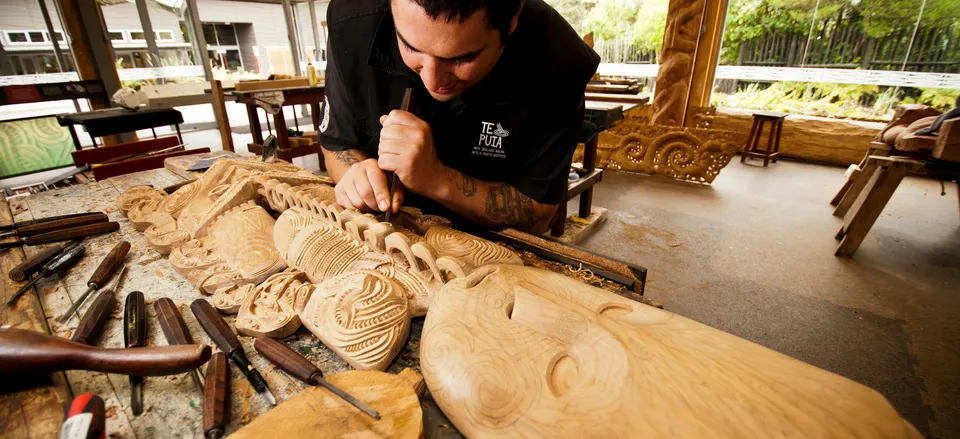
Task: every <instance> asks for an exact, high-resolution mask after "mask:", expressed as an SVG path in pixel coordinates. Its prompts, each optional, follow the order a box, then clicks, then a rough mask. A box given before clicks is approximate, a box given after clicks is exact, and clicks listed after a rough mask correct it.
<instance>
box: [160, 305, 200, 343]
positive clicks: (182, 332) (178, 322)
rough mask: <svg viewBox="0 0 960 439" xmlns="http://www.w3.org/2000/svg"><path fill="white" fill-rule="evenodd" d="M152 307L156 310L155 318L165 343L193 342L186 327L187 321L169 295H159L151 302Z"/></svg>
mask: <svg viewBox="0 0 960 439" xmlns="http://www.w3.org/2000/svg"><path fill="white" fill-rule="evenodd" d="M153 309H154V310H156V311H157V320H159V321H160V329H162V330H163V336H164V337H166V338H167V343H169V344H171V345H178V344H193V337H191V336H190V329H189V328H187V323H186V322H184V321H183V315H182V314H180V308H177V304H175V303H173V300H171V299H170V298H169V297H161V298H159V299H157V301H156V302H153Z"/></svg>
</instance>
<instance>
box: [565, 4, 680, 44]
mask: <svg viewBox="0 0 960 439" xmlns="http://www.w3.org/2000/svg"><path fill="white" fill-rule="evenodd" d="M639 12H640V1H639V0H600V2H599V3H597V5H596V6H594V7H593V9H592V10H590V12H588V13H587V18H586V20H585V21H584V24H583V31H584V32H593V34H594V36H595V37H598V38H603V39H605V40H612V39H615V38H620V39H621V40H624V41H631V40H633V26H634V24H635V23H636V21H637V15H638V13H639ZM644 19H646V17H645V18H644ZM661 38H662V37H661Z"/></svg>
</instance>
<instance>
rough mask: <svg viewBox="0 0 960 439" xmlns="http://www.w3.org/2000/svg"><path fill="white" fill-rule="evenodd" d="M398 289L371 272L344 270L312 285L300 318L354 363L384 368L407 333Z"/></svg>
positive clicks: (403, 298)
mask: <svg viewBox="0 0 960 439" xmlns="http://www.w3.org/2000/svg"><path fill="white" fill-rule="evenodd" d="M402 288H403V287H401V286H400V285H399V284H397V283H396V282H395V281H394V280H392V279H390V278H388V277H386V276H384V275H383V274H381V273H379V272H377V271H373V270H358V271H352V272H349V273H344V274H341V275H338V276H334V277H332V278H330V279H328V280H326V281H324V282H321V283H320V284H319V285H317V286H316V289H315V290H314V292H313V295H312V296H311V297H310V300H309V301H307V304H306V307H305V308H304V310H303V312H302V313H301V314H300V317H301V319H302V321H303V325H304V326H306V327H307V329H309V330H310V332H312V333H313V334H314V335H316V336H317V338H319V339H320V340H321V341H323V343H324V344H325V345H326V346H327V347H328V348H330V349H331V350H333V351H334V352H336V353H337V355H339V356H340V357H341V358H343V359H344V360H346V361H347V363H350V365H351V366H353V367H354V368H356V369H359V370H385V369H386V368H387V366H389V365H390V361H392V360H393V357H395V356H396V355H397V354H398V353H399V352H400V349H401V348H403V345H404V344H405V343H406V340H407V336H408V335H409V332H410V316H409V311H408V308H409V306H408V304H407V298H406V295H405V293H404V292H403V291H402Z"/></svg>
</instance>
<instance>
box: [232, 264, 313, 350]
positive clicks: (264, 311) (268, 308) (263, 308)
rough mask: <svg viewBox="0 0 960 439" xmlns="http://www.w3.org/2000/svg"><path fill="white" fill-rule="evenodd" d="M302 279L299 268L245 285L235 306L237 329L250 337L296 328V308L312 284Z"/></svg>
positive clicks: (280, 335) (281, 334)
mask: <svg viewBox="0 0 960 439" xmlns="http://www.w3.org/2000/svg"><path fill="white" fill-rule="evenodd" d="M306 281H307V277H306V276H305V275H304V274H303V272H301V271H296V270H287V271H284V272H283V273H277V274H274V275H273V276H270V277H268V278H267V280H265V281H264V282H263V283H261V284H259V285H256V286H253V285H252V284H251V285H248V286H245V287H249V288H248V289H249V292H248V293H246V294H245V297H244V298H243V300H242V302H241V304H240V307H239V309H238V310H237V311H238V314H237V322H236V325H235V326H236V328H237V332H239V333H241V334H243V335H249V336H251V337H259V336H267V337H273V338H284V337H287V336H289V335H290V334H293V333H294V332H296V330H297V329H300V316H299V311H300V310H302V309H303V308H304V306H306V302H307V300H309V299H310V296H311V295H312V294H313V290H314V288H315V286H314V285H312V284H308V283H305V282H306ZM216 300H217V296H216V295H215V296H214V301H215V302H216ZM298 303H299V306H298V305H297V304H298ZM215 305H216V303H215Z"/></svg>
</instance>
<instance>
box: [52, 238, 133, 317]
mask: <svg viewBox="0 0 960 439" xmlns="http://www.w3.org/2000/svg"><path fill="white" fill-rule="evenodd" d="M129 251H130V243H129V242H127V241H120V242H119V243H118V244H117V245H115V246H114V247H113V250H110V253H108V254H107V257H105V258H103V261H101V262H100V265H99V266H97V269H96V270H95V271H94V272H93V275H92V276H90V280H88V281H87V291H86V292H84V293H83V294H81V295H80V297H79V298H77V301H76V302H74V303H73V305H72V306H70V309H68V310H67V312H65V313H63V315H62V316H60V318H59V319H58V320H57V321H59V322H60V323H61V324H63V323H67V321H68V320H70V317H73V314H74V313H75V312H77V310H78V309H80V305H83V301H84V300H87V296H89V295H90V293H92V292H94V291H96V290H98V289H100V287H101V286H103V285H104V284H106V283H107V280H108V279H110V276H111V275H112V274H113V272H115V271H117V268H118V267H120V264H121V263H122V262H123V258H125V257H127V253H128V252H129Z"/></svg>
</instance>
